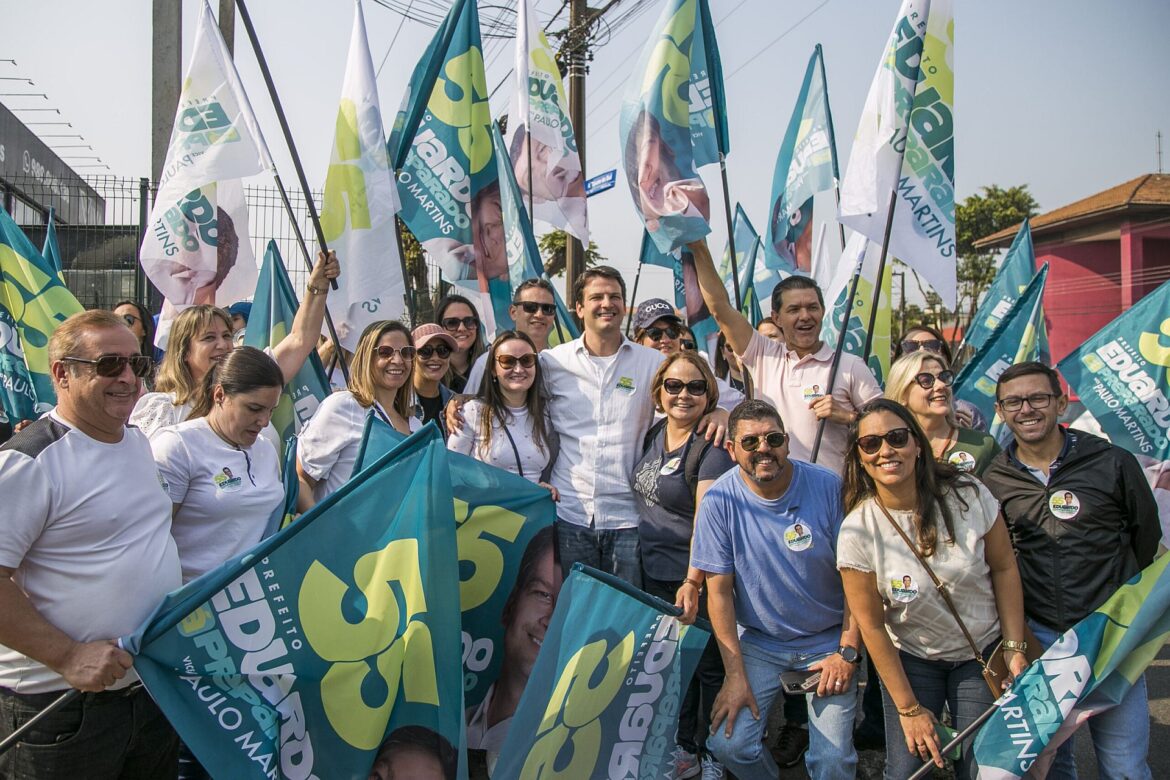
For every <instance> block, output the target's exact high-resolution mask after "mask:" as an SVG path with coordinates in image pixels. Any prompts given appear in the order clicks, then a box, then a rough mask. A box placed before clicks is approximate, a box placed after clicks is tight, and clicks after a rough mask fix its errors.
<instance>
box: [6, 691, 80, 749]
mask: <svg viewBox="0 0 1170 780" xmlns="http://www.w3.org/2000/svg"><path fill="white" fill-rule="evenodd" d="M80 695H81V691H79V690H77V689H76V688H71V689H69V690H67V691H65V693H63V694H61V695H60V696H58V697H57V698H56V699H54V700H53V701H52V703H50V704H49V706H47V707H45V708H44V709H43V710H41V711H40V712H38V713H37V714H36V715H33V716H32V717H31V718H29V719H28V720H26V721H25V722H24V723H23V724H21V725H20V727H19V728H17V729H15V730H14V731H13V732H12V733H11V734H9V735H8V736H7V737H5V738H4V741H3V742H0V756H2V755H4V754H5V753H7V752H8V751H9V750H10V749H12V748H14V747H16V746H17V745H18V744H20V738H21V737H23V736H24V735H25V733H26V732H28V731H29V730H31V729H32V728H33V726H36V725H37V724H38V723H40V722H41V721H42V720H43V719H45V718H47V717H49V716H50V715H52V714H53V713H54V712H56V711H57V710H59V709H61V708H62V707H64V706H65V705H66V704H68V703H69V702H71V701H73V700H74V699H76V698H77V697H78V696H80Z"/></svg>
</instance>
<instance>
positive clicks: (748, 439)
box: [739, 431, 788, 452]
mask: <svg viewBox="0 0 1170 780" xmlns="http://www.w3.org/2000/svg"><path fill="white" fill-rule="evenodd" d="M786 441H788V434H787V433H781V432H780V431H772V432H771V433H769V434H765V435H764V436H756V435H755V434H751V435H748V436H744V437H743V438H742V439H740V440H739V446H740V447H742V448H743V450H744V452H755V451H756V450H758V449H759V448H760V442H767V443H768V449H772V450H778V449H780V448H781V447H783V446H784V442H786Z"/></svg>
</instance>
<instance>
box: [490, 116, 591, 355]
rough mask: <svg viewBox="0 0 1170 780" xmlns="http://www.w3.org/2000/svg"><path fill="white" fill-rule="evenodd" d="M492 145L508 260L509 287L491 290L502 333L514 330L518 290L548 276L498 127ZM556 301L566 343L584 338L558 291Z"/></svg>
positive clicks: (494, 287) (494, 282) (500, 285)
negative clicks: (513, 310)
mask: <svg viewBox="0 0 1170 780" xmlns="http://www.w3.org/2000/svg"><path fill="white" fill-rule="evenodd" d="M492 143H493V144H494V145H495V149H496V167H497V168H498V169H499V175H500V210H501V212H502V216H503V223H504V246H505V249H506V251H507V256H508V278H507V284H500V283H498V282H496V281H495V280H493V281H492V283H491V285H490V286H489V289H490V290H491V294H492V309H493V310H494V312H495V315H496V327H497V328H498V329H500V330H503V329H506V328H512V327H514V326H515V323H513V322H512V318H511V317H510V316H509V315H508V307H509V306H510V305H511V303H512V298H513V296H514V295H515V294H516V288H517V287H519V286H520V285H521V283H523V282H524V280H525V279H538V278H545V276H544V264H543V262H542V261H541V259H540V250H539V249H538V248H537V246H536V236H535V235H534V234H533V232H532V222H531V221H530V220H529V219H528V211H527V210H526V209H525V207H524V202H523V196H522V195H521V193H520V187H519V185H518V183H517V182H516V174H515V172H514V171H513V170H512V161H511V158H510V157H508V148H507V147H506V146H505V145H504V137H503V136H502V135H501V134H500V126H499V125H498V124H493V125H492ZM553 301H554V302H555V303H556V305H557V327H558V329H559V330H560V332H561V333H564V334H567V335H568V338H566V339H563V340H564V341H568V340H569V339H575V338H577V337H578V336H579V335H581V334H580V332H579V331H578V330H577V324H576V322H575V321H574V320H573V318H572V317H571V316H570V315H569V310H568V308H566V307H565V302H564V300H562V299H561V295H560V293H558V292H557V290H556V288H555V287H554V288H553Z"/></svg>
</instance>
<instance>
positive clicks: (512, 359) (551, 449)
mask: <svg viewBox="0 0 1170 780" xmlns="http://www.w3.org/2000/svg"><path fill="white" fill-rule="evenodd" d="M487 366H488V368H487V371H486V372H485V374H484V377H483V381H482V383H481V384H480V386H479V388H478V393H477V396H476V397H475V398H474V399H472V400H470V401H468V402H467V404H466V405H465V406H464V407H463V416H464V425H463V427H462V428H461V429H460V430H459V431H456V432H453V433H452V434H451V438H450V439H449V440H448V441H447V446H448V448H450V449H451V450H453V451H455V452H462V453H463V454H464V455H470V456H471V457H473V458H475V459H476V460H479V461H482V462H484V463H490V464H491V465H493V466H497V467H499V468H502V469H504V470H505V471H510V472H512V473H513V474H518V475H520V476H522V477H524V478H525V479H528V480H530V481H532V482H535V483H537V484H539V485H542V486H544V487H546V488H548V489H549V490H550V491H551V492H552V495H553V500H557V499H558V498H559V496H558V495H557V490H556V488H554V487H553V486H552V485H550V484H548V475H549V472H550V471H551V470H552V464H553V460H554V458H555V453H556V450H557V447H556V444H555V442H554V436H555V435H556V434H554V433H553V431H552V426H551V425H550V424H549V421H548V414H547V412H546V411H545V399H544V396H543V395H541V393H540V388H541V387H542V386H543V384H542V381H541V377H540V360H539V359H538V357H537V354H536V346H535V345H534V344H533V343H532V339H530V338H528V336H526V335H525V334H523V333H520V332H518V331H514V330H507V331H504V332H503V333H501V334H500V335H499V336H497V337H496V340H495V341H494V342H492V346H491V349H490V350H488V357H487Z"/></svg>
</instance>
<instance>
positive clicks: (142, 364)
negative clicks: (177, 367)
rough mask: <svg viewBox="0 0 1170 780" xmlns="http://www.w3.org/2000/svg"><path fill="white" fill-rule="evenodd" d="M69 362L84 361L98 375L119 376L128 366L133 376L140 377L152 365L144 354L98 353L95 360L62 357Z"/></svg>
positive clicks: (145, 374)
mask: <svg viewBox="0 0 1170 780" xmlns="http://www.w3.org/2000/svg"><path fill="white" fill-rule="evenodd" d="M61 359H62V360H66V361H68V362H70V363H86V364H87V365H91V366H93V370H94V371H95V372H96V373H97V375H98V376H104V377H116V376H121V375H122V372H123V371H124V370H125V369H126V366H127V365H129V366H130V370H131V371H132V372H134V376H136V377H138V378H139V379H141V378H142V377H144V376H148V375H149V374H150V370H151V368H153V367H154V361H153V360H151V359H150V358H149V357H147V356H146V355H130V356H126V355H98V357H97V359H96V360H91V359H90V358H79V357H64V358H61Z"/></svg>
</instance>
